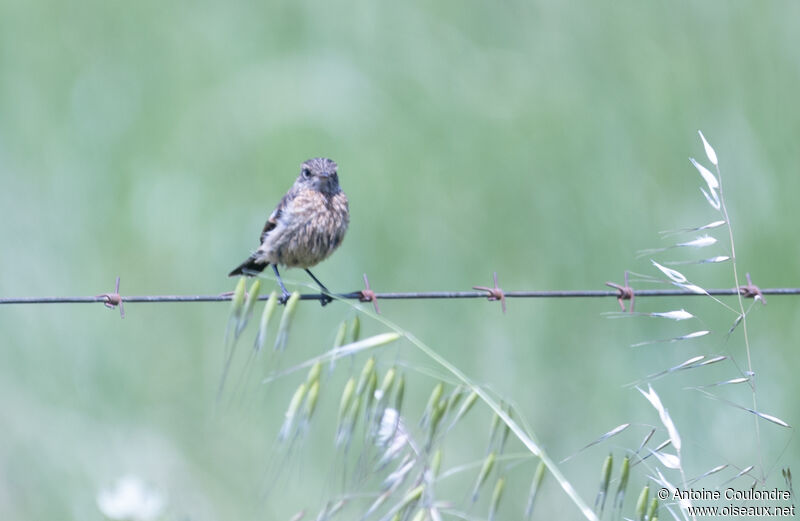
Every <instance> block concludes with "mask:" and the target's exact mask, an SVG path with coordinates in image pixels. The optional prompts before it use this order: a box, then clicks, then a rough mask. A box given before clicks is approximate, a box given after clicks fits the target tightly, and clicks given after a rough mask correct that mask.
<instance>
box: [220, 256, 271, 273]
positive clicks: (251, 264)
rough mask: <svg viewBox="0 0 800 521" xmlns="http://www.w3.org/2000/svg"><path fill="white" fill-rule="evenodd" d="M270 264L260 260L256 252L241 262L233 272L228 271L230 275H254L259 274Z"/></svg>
mask: <svg viewBox="0 0 800 521" xmlns="http://www.w3.org/2000/svg"><path fill="white" fill-rule="evenodd" d="M267 266H269V262H266V261H263V260H259V259H258V258H257V257H256V255H255V254H253V255H251V256H250V257H248V259H247V260H246V261H244V262H243V263H241V264H240V265H239V266H238V267H237V268H236V269H234V270H233V271H232V272H230V273H228V276H229V277H235V276H236V275H246V276H253V275H258V274H259V273H261V272H262V271H264V268H266V267H267Z"/></svg>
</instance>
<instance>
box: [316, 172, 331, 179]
mask: <svg viewBox="0 0 800 521" xmlns="http://www.w3.org/2000/svg"><path fill="white" fill-rule="evenodd" d="M319 176H320V177H321V178H323V179H327V178H329V177H330V176H331V173H330V172H322V173H321V174H319Z"/></svg>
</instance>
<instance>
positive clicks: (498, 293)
mask: <svg viewBox="0 0 800 521" xmlns="http://www.w3.org/2000/svg"><path fill="white" fill-rule="evenodd" d="M472 289H477V290H480V291H485V292H487V293H488V294H489V295H488V296H487V298H488V299H489V301H496V300H499V301H500V305H501V307H502V308H503V313H505V312H506V294H505V293H504V292H503V290H502V288H500V286H498V285H497V272H496V271H495V272H494V287H493V288H489V287H487V286H472Z"/></svg>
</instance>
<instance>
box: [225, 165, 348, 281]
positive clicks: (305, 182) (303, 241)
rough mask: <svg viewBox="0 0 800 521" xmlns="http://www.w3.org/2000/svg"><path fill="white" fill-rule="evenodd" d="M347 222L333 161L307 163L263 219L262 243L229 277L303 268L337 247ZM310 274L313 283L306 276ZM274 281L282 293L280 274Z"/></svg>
mask: <svg viewBox="0 0 800 521" xmlns="http://www.w3.org/2000/svg"><path fill="white" fill-rule="evenodd" d="M349 221H350V214H349V207H348V202H347V196H346V195H345V194H344V192H343V191H342V189H341V188H340V187H339V178H338V173H337V165H336V163H335V162H334V161H332V160H330V159H326V158H321V157H318V158H314V159H309V160H308V161H306V162H305V163H303V164H302V166H301V168H300V175H299V176H298V177H297V180H296V181H295V182H294V185H293V186H292V188H291V189H289V191H288V192H287V193H286V195H284V196H283V199H281V201H280V203H278V206H277V207H276V208H275V210H274V211H273V212H272V214H271V215H270V216H269V219H267V222H266V224H265V225H264V229H263V231H262V232H261V245H260V246H259V247H258V249H257V250H256V251H255V252H254V253H253V254H252V255H250V257H249V258H248V259H247V260H246V261H244V262H243V263H242V264H241V265H240V266H238V267H237V268H236V269H234V270H233V271H231V272H230V274H229V276H231V277H232V276H235V275H250V276H252V275H257V274H258V273H260V272H261V271H263V270H264V268H266V267H267V266H269V265H273V267H275V266H278V265H280V266H287V267H290V268H295V267H297V268H304V269H306V270H308V268H310V267H311V266H315V265H316V264H318V263H320V262H322V261H323V260H325V259H326V258H327V257H328V256H330V255H331V253H333V252H334V251H335V250H336V248H338V247H339V245H340V244H341V243H342V240H343V239H344V234H345V232H346V231H347V225H348V223H349ZM273 269H275V272H276V274H277V269H276V268H273ZM309 275H311V276H312V278H314V280H316V278H315V277H314V276H313V275H312V274H311V272H309ZM278 282H279V283H280V284H281V289H284V290H285V288H284V287H283V283H282V282H281V280H280V276H278ZM317 282H318V283H319V281H317ZM320 286H322V285H321V284H320ZM322 287H323V289H325V288H324V286H322ZM325 291H327V290H325ZM284 295H286V291H284Z"/></svg>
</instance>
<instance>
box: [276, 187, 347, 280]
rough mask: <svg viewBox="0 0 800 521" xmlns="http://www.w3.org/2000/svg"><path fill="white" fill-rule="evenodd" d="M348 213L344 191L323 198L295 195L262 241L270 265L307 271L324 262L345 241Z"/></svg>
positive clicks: (313, 193)
mask: <svg viewBox="0 0 800 521" xmlns="http://www.w3.org/2000/svg"><path fill="white" fill-rule="evenodd" d="M349 221H350V214H349V208H348V202H347V196H345V195H344V192H339V193H338V194H335V195H325V194H323V193H321V192H318V191H313V190H305V191H302V192H300V193H299V194H297V195H296V196H295V198H294V199H293V200H292V201H291V203H290V204H288V205H287V208H286V209H285V210H284V211H283V212H282V214H281V217H280V226H278V227H276V229H275V230H273V232H278V233H274V234H273V232H270V234H269V235H270V236H269V237H268V238H267V239H268V240H265V244H263V245H262V247H264V246H266V248H265V249H266V250H267V251H265V252H264V253H265V254H266V257H267V258H268V259H269V260H270V262H272V263H275V264H281V265H284V266H288V267H300V268H308V267H311V266H314V265H315V264H317V263H319V262H321V261H323V260H324V259H325V258H327V257H328V256H329V255H330V254H331V253H333V252H334V250H336V248H338V247H339V245H340V244H341V243H342V240H343V239H344V235H345V232H346V231H347V225H348V224H349Z"/></svg>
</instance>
